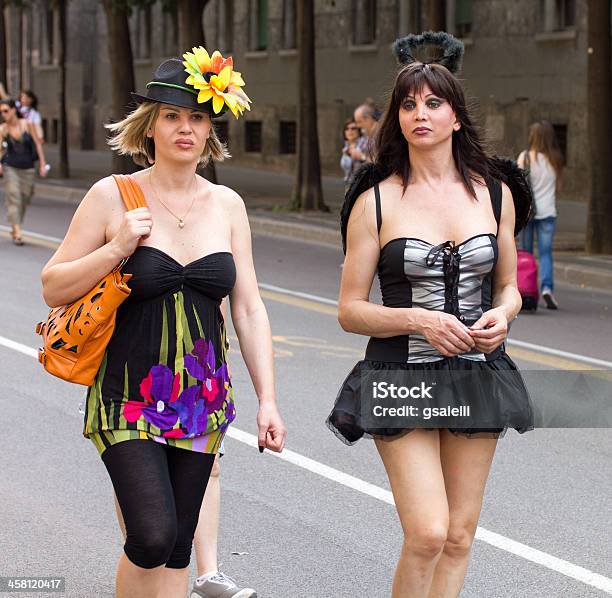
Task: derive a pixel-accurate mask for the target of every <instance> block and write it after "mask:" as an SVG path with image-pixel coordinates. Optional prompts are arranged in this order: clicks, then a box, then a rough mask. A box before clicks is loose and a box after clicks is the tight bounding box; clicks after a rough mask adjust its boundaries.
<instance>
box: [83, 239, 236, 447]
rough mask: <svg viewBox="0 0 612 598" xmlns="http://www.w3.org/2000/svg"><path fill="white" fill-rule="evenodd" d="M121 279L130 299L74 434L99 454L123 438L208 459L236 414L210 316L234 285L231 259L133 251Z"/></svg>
mask: <svg viewBox="0 0 612 598" xmlns="http://www.w3.org/2000/svg"><path fill="white" fill-rule="evenodd" d="M123 272H125V273H129V274H132V278H131V280H130V281H129V283H128V284H129V286H130V288H131V290H132V292H131V294H130V296H129V297H128V299H127V300H126V301H125V302H124V303H123V304H122V305H121V307H120V308H119V310H118V311H117V320H116V327H115V331H114V334H113V337H112V339H111V341H110V343H109V345H108V347H107V350H106V353H105V355H104V358H103V361H102V365H101V367H100V370H99V372H98V374H97V376H96V379H95V380H94V383H93V384H92V385H91V386H90V387H89V389H88V392H87V400H86V410H85V426H84V431H83V434H84V436H85V437H86V438H90V439H91V440H92V441H93V442H94V444H95V445H96V447H97V449H98V451H99V452H100V454H101V453H102V452H104V450H105V449H106V448H108V447H109V446H112V445H113V444H115V443H117V442H121V441H124V440H131V439H149V440H152V441H155V442H161V443H165V444H168V445H171V446H176V447H179V448H184V449H188V450H193V451H198V452H202V453H212V454H215V453H217V451H218V449H219V445H220V443H221V440H222V439H223V436H224V435H225V431H226V430H227V427H228V426H229V424H230V423H231V422H232V421H233V419H234V418H235V415H236V412H235V408H234V401H233V394H232V386H231V380H230V375H229V370H228V365H227V350H228V343H227V336H226V330H225V324H224V321H223V316H222V314H221V310H220V306H221V301H222V300H223V298H224V297H225V296H227V295H228V294H229V293H230V291H231V290H232V288H233V286H234V284H235V281H236V267H235V264H234V259H233V256H232V254H231V253H230V252H215V253H211V254H208V255H205V256H202V257H201V258H199V259H197V260H194V261H193V262H190V263H189V264H186V265H182V264H180V263H179V262H177V261H176V260H175V259H174V258H172V257H171V256H170V255H168V254H167V253H165V252H164V251H162V250H160V249H157V248H155V247H150V246H146V245H141V246H139V247H138V248H137V249H136V251H135V252H134V254H133V255H132V256H131V257H130V259H129V260H128V262H127V263H126V264H125V266H124V268H123Z"/></svg>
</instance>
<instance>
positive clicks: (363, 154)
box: [353, 98, 380, 162]
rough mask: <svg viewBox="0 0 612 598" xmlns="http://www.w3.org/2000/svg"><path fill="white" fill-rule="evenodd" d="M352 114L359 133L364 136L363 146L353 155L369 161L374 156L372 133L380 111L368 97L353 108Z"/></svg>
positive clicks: (374, 132) (375, 127)
mask: <svg viewBox="0 0 612 598" xmlns="http://www.w3.org/2000/svg"><path fill="white" fill-rule="evenodd" d="M353 116H354V119H355V123H356V124H357V126H358V127H359V129H360V131H361V135H362V136H363V137H364V142H363V146H364V147H365V149H362V150H361V151H360V152H359V153H358V154H356V156H355V157H357V158H359V159H360V160H361V161H362V162H371V161H372V160H373V158H374V156H373V149H374V135H375V134H376V129H377V127H378V121H379V119H380V112H379V111H378V109H377V108H376V105H375V104H374V101H373V100H371V99H370V98H368V99H367V100H366V101H365V102H364V103H363V104H360V105H359V106H357V108H355V112H354V114H353Z"/></svg>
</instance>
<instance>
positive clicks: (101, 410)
mask: <svg viewBox="0 0 612 598" xmlns="http://www.w3.org/2000/svg"><path fill="white" fill-rule="evenodd" d="M183 58H184V60H185V62H183V61H182V60H180V59H170V60H166V61H164V62H163V63H162V64H160V65H159V67H158V68H157V70H156V71H155V74H154V76H153V80H152V81H150V82H149V83H148V84H147V92H146V95H139V94H133V97H134V99H135V101H136V102H137V103H138V106H137V107H136V108H135V109H134V110H133V111H132V112H131V113H130V114H129V115H128V116H126V117H125V118H124V119H123V120H121V121H119V122H117V123H114V124H109V125H107V127H108V129H109V130H110V131H111V133H112V137H111V139H110V141H109V144H110V146H111V147H112V148H113V149H114V150H116V151H118V152H119V153H121V154H127V155H131V156H133V157H136V158H137V159H138V158H140V159H145V160H146V161H147V162H148V164H151V165H152V166H150V167H149V168H146V169H144V170H141V171H139V172H137V173H135V174H134V175H133V180H134V181H135V183H136V184H137V185H138V186H139V187H140V188H141V189H142V191H143V194H144V197H145V198H146V200H147V203H148V207H146V208H138V209H135V210H131V211H129V212H125V210H124V208H123V203H122V200H121V197H120V194H119V191H118V189H117V187H116V185H115V182H114V179H113V178H112V177H107V178H104V179H102V180H101V181H98V182H97V183H96V184H95V185H94V186H93V187H92V188H91V189H90V190H89V191H88V193H87V194H86V196H85V198H84V199H83V201H82V202H81V204H80V205H79V207H78V209H77V211H76V213H75V215H74V217H73V219H72V222H71V224H70V227H69V230H68V233H67V234H66V237H65V239H64V240H63V242H62V244H61V246H60V247H59V249H58V250H57V252H56V253H55V254H54V256H53V257H52V258H51V260H50V261H49V262H48V264H47V265H46V266H45V268H44V270H43V273H42V280H43V292H44V297H45V300H46V302H47V303H48V304H49V305H51V306H58V305H63V304H65V303H68V302H70V301H74V300H75V299H77V298H79V297H81V296H82V295H84V294H85V293H86V292H88V291H89V290H90V289H91V288H93V287H94V285H95V284H96V283H97V282H98V281H99V280H100V279H101V278H102V277H103V276H105V275H106V274H107V273H108V272H109V271H110V270H111V269H112V268H114V267H115V266H116V265H117V264H118V263H120V262H121V261H122V260H125V259H127V262H126V263H125V265H124V266H123V269H122V271H123V272H124V273H128V274H132V278H131V279H130V280H129V283H128V284H129V286H130V288H131V294H130V295H129V297H128V298H127V300H126V301H124V302H123V303H122V304H121V306H120V307H119V309H118V311H117V315H116V326H115V330H114V333H113V336H112V338H111V340H110V342H109V344H108V347H107V349H106V352H105V355H104V358H103V361H102V365H101V367H100V370H99V371H98V374H97V376H96V379H95V380H94V383H93V384H92V385H91V386H90V387H89V388H88V393H87V399H86V405H85V422H84V435H85V436H86V437H87V438H90V439H91V440H92V442H93V443H94V445H95V446H96V448H97V449H98V451H99V453H100V455H101V458H102V461H103V463H104V465H105V466H106V469H107V471H108V474H109V477H110V479H111V481H112V484H113V487H114V490H115V494H116V497H117V500H118V502H119V505H120V509H121V514H122V517H123V520H124V521H125V528H126V542H125V545H124V553H123V554H122V555H121V557H120V559H119V564H118V568H117V577H116V596H117V598H128V597H129V598H144V597H149V596H164V597H168V598H177V597H179V596H180V597H183V596H185V594H186V593H187V591H188V571H189V569H188V567H189V561H190V555H191V548H192V542H193V536H194V531H195V529H196V525H197V522H198V514H199V511H200V506H201V504H202V499H203V496H204V492H205V489H206V485H207V482H208V478H209V476H210V472H211V469H212V467H213V463H214V458H215V454H216V453H217V452H218V450H219V445H220V443H221V441H222V440H223V436H224V435H225V432H226V430H227V428H228V426H229V424H230V423H231V422H232V421H233V419H234V418H235V407H234V400H233V392H232V385H231V379H230V376H229V371H228V367H227V350H228V344H227V334H226V329H225V324H224V319H223V317H222V314H221V311H220V305H221V301H222V299H223V298H224V297H225V296H228V295H229V297H230V303H231V315H232V320H233V324H234V328H235V330H236V334H237V336H238V339H239V342H240V346H241V350H242V355H243V357H244V360H245V362H246V364H247V367H248V369H249V372H250V373H251V376H252V380H253V384H254V387H255V391H256V393H257V397H258V399H259V410H258V415H257V425H258V430H259V434H258V442H259V446H260V451H263V450H264V448H268V449H270V450H273V451H281V450H282V449H283V446H284V440H285V434H286V430H285V426H284V424H283V422H282V419H281V417H280V415H279V412H278V409H277V406H276V399H275V394H274V373H273V356H272V339H271V332H270V326H269V322H268V317H267V313H266V309H265V307H264V304H263V302H262V300H261V297H260V294H259V289H258V286H257V278H256V276H255V271H254V267H253V258H252V252H251V236H250V230H249V224H248V218H247V214H246V210H245V207H244V202H243V201H242V199H241V198H240V197H239V196H238V195H237V194H236V193H235V192H234V191H232V190H231V189H229V188H227V187H223V186H220V185H215V184H212V183H210V182H209V181H207V180H205V179H204V178H202V177H200V176H198V175H197V174H196V168H197V166H198V164H199V163H204V162H207V161H208V160H211V159H212V160H215V161H221V160H223V159H224V158H226V157H227V156H228V155H227V152H226V150H225V148H224V146H223V145H222V144H221V143H220V141H219V139H218V138H217V136H216V135H215V132H214V129H213V127H212V119H213V118H216V117H218V116H220V115H221V114H223V113H224V112H225V111H226V110H228V109H229V110H231V111H232V113H233V114H234V115H235V116H236V117H238V116H240V115H241V114H242V112H243V111H244V110H245V109H246V108H248V105H249V102H250V100H249V99H248V97H247V96H246V94H245V93H244V91H243V90H242V86H243V85H244V81H243V80H242V78H241V76H240V74H239V73H238V72H236V71H234V70H233V63H232V60H231V58H227V59H224V58H223V57H222V56H221V55H220V54H219V53H218V52H215V53H213V55H212V56H209V54H208V53H207V52H206V50H205V49H204V48H201V47H200V48H195V49H194V52H193V53H191V52H188V53H186V54H184V55H183ZM186 65H187V70H188V75H187V74H186V73H185V66H186ZM202 73H206V74H207V75H208V76H207V77H206V78H205V77H204V76H203V74H202ZM210 73H213V74H212V75H211V74H210ZM101 206H102V207H101ZM94 593H95V592H94Z"/></svg>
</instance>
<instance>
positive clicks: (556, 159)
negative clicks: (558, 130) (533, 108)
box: [528, 120, 563, 178]
mask: <svg viewBox="0 0 612 598" xmlns="http://www.w3.org/2000/svg"><path fill="white" fill-rule="evenodd" d="M528 141H529V149H530V150H531V151H534V152H539V153H541V154H544V155H545V156H546V158H547V159H548V161H549V162H550V164H551V166H552V167H553V168H554V169H555V173H556V175H557V178H559V177H560V176H561V174H562V172H563V155H562V154H561V150H560V149H559V145H558V143H557V136H556V135H555V129H554V128H553V126H552V124H551V123H550V122H549V121H547V120H541V121H539V122H535V123H533V124H532V125H531V126H530V127H529V138H528ZM536 157H537V156H536Z"/></svg>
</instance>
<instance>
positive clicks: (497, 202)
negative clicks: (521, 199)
mask: <svg viewBox="0 0 612 598" xmlns="http://www.w3.org/2000/svg"><path fill="white" fill-rule="evenodd" d="M487 187H488V188H489V195H490V196H491V204H492V206H493V215H494V216H495V222H497V228H498V229H499V221H500V220H501V209H502V186H501V183H500V182H499V181H498V180H497V179H493V178H492V179H489V182H488V183H487Z"/></svg>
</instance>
